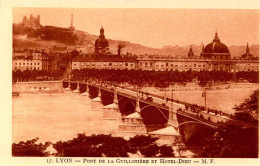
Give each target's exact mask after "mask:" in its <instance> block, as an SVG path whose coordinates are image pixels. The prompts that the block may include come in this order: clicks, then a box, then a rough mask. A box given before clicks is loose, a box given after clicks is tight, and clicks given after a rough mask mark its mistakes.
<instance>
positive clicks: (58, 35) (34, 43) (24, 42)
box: [13, 24, 259, 57]
mask: <svg viewBox="0 0 260 166" xmlns="http://www.w3.org/2000/svg"><path fill="white" fill-rule="evenodd" d="M97 38H98V36H96V35H92V34H88V33H87V32H83V31H78V30H75V31H73V32H72V31H70V30H69V29H67V28H60V27H53V26H44V27H41V28H40V29H30V28H28V27H27V28H24V27H22V26H21V25H19V24H14V25H13V48H14V49H20V48H32V47H37V48H45V49H53V48H54V47H55V48H63V49H64V50H68V51H70V50H73V49H75V48H76V49H78V50H81V51H83V52H85V53H92V52H93V51H94V43H95V40H96V39H97ZM107 40H108V42H109V50H110V52H112V53H116V52H117V47H118V45H119V44H123V45H125V47H124V48H123V49H122V53H126V52H130V53H132V54H137V55H140V54H145V53H147V54H161V55H173V56H176V55H179V56H187V54H188V52H189V49H190V46H186V47H180V46H164V47H163V48H161V49H158V48H151V47H146V46H143V45H140V44H135V43H131V42H128V41H120V40H111V39H107ZM228 47H229V51H230V53H231V56H232V57H239V56H241V55H242V54H244V53H245V51H246V45H245V46H228ZM192 49H193V52H194V54H195V55H200V53H201V50H202V45H192ZM250 53H251V54H253V55H254V56H259V45H252V46H250Z"/></svg>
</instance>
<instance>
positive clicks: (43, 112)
mask: <svg viewBox="0 0 260 166" xmlns="http://www.w3.org/2000/svg"><path fill="white" fill-rule="evenodd" d="M257 88H258V86H255V85H254V86H252V87H250V88H245V89H241V88H231V89H225V90H217V91H209V92H208V93H207V96H208V97H207V98H208V99H207V100H208V101H207V104H208V106H210V107H211V108H215V109H221V110H224V111H225V112H229V113H232V112H233V111H234V110H232V108H233V107H234V106H235V105H239V104H240V103H242V102H243V101H244V100H245V99H246V98H249V96H250V95H251V94H252V93H253V91H254V90H256V89H257ZM160 93H163V92H160ZM167 95H168V96H170V95H171V94H170V93H168V94H167ZM173 96H174V98H175V99H178V100H180V101H186V102H190V103H194V104H198V105H203V104H204V99H203V98H202V97H201V91H175V92H174V93H173ZM12 111H13V112H12V120H13V122H12V137H13V138H12V139H13V140H12V141H13V142H16V143H17V142H19V141H25V140H28V139H33V138H36V137H39V138H40V142H45V141H52V142H56V141H60V140H62V141H65V140H69V139H72V138H74V137H76V136H77V134H78V133H86V135H91V134H112V135H117V134H118V133H117V130H118V124H119V122H118V121H113V120H104V119H103V113H102V111H91V110H90V99H89V97H87V96H81V95H79V94H76V93H72V92H64V93H56V94H47V93H46V94H41V93H39V94H24V93H22V94H20V95H19V96H18V97H13V110H12Z"/></svg>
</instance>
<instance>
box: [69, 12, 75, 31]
mask: <svg viewBox="0 0 260 166" xmlns="http://www.w3.org/2000/svg"><path fill="white" fill-rule="evenodd" d="M69 29H70V30H71V31H74V30H75V27H74V26H73V14H71V15H70V27H69Z"/></svg>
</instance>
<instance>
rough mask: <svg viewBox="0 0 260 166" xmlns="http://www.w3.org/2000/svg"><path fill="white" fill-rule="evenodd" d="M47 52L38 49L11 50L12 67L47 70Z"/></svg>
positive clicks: (22, 69) (15, 68)
mask: <svg viewBox="0 0 260 166" xmlns="http://www.w3.org/2000/svg"><path fill="white" fill-rule="evenodd" d="M48 63H49V62H48V54H47V53H45V52H42V51H39V50H23V51H17V52H13V61H12V69H13V70H14V71H16V70H21V71H24V70H48Z"/></svg>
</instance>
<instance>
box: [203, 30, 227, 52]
mask: <svg viewBox="0 0 260 166" xmlns="http://www.w3.org/2000/svg"><path fill="white" fill-rule="evenodd" d="M204 53H229V50H228V47H227V46H226V45H225V44H223V43H221V42H220V40H219V38H218V34H217V33H216V34H215V38H214V40H213V42H211V43H209V44H208V45H207V46H206V47H205V49H204Z"/></svg>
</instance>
